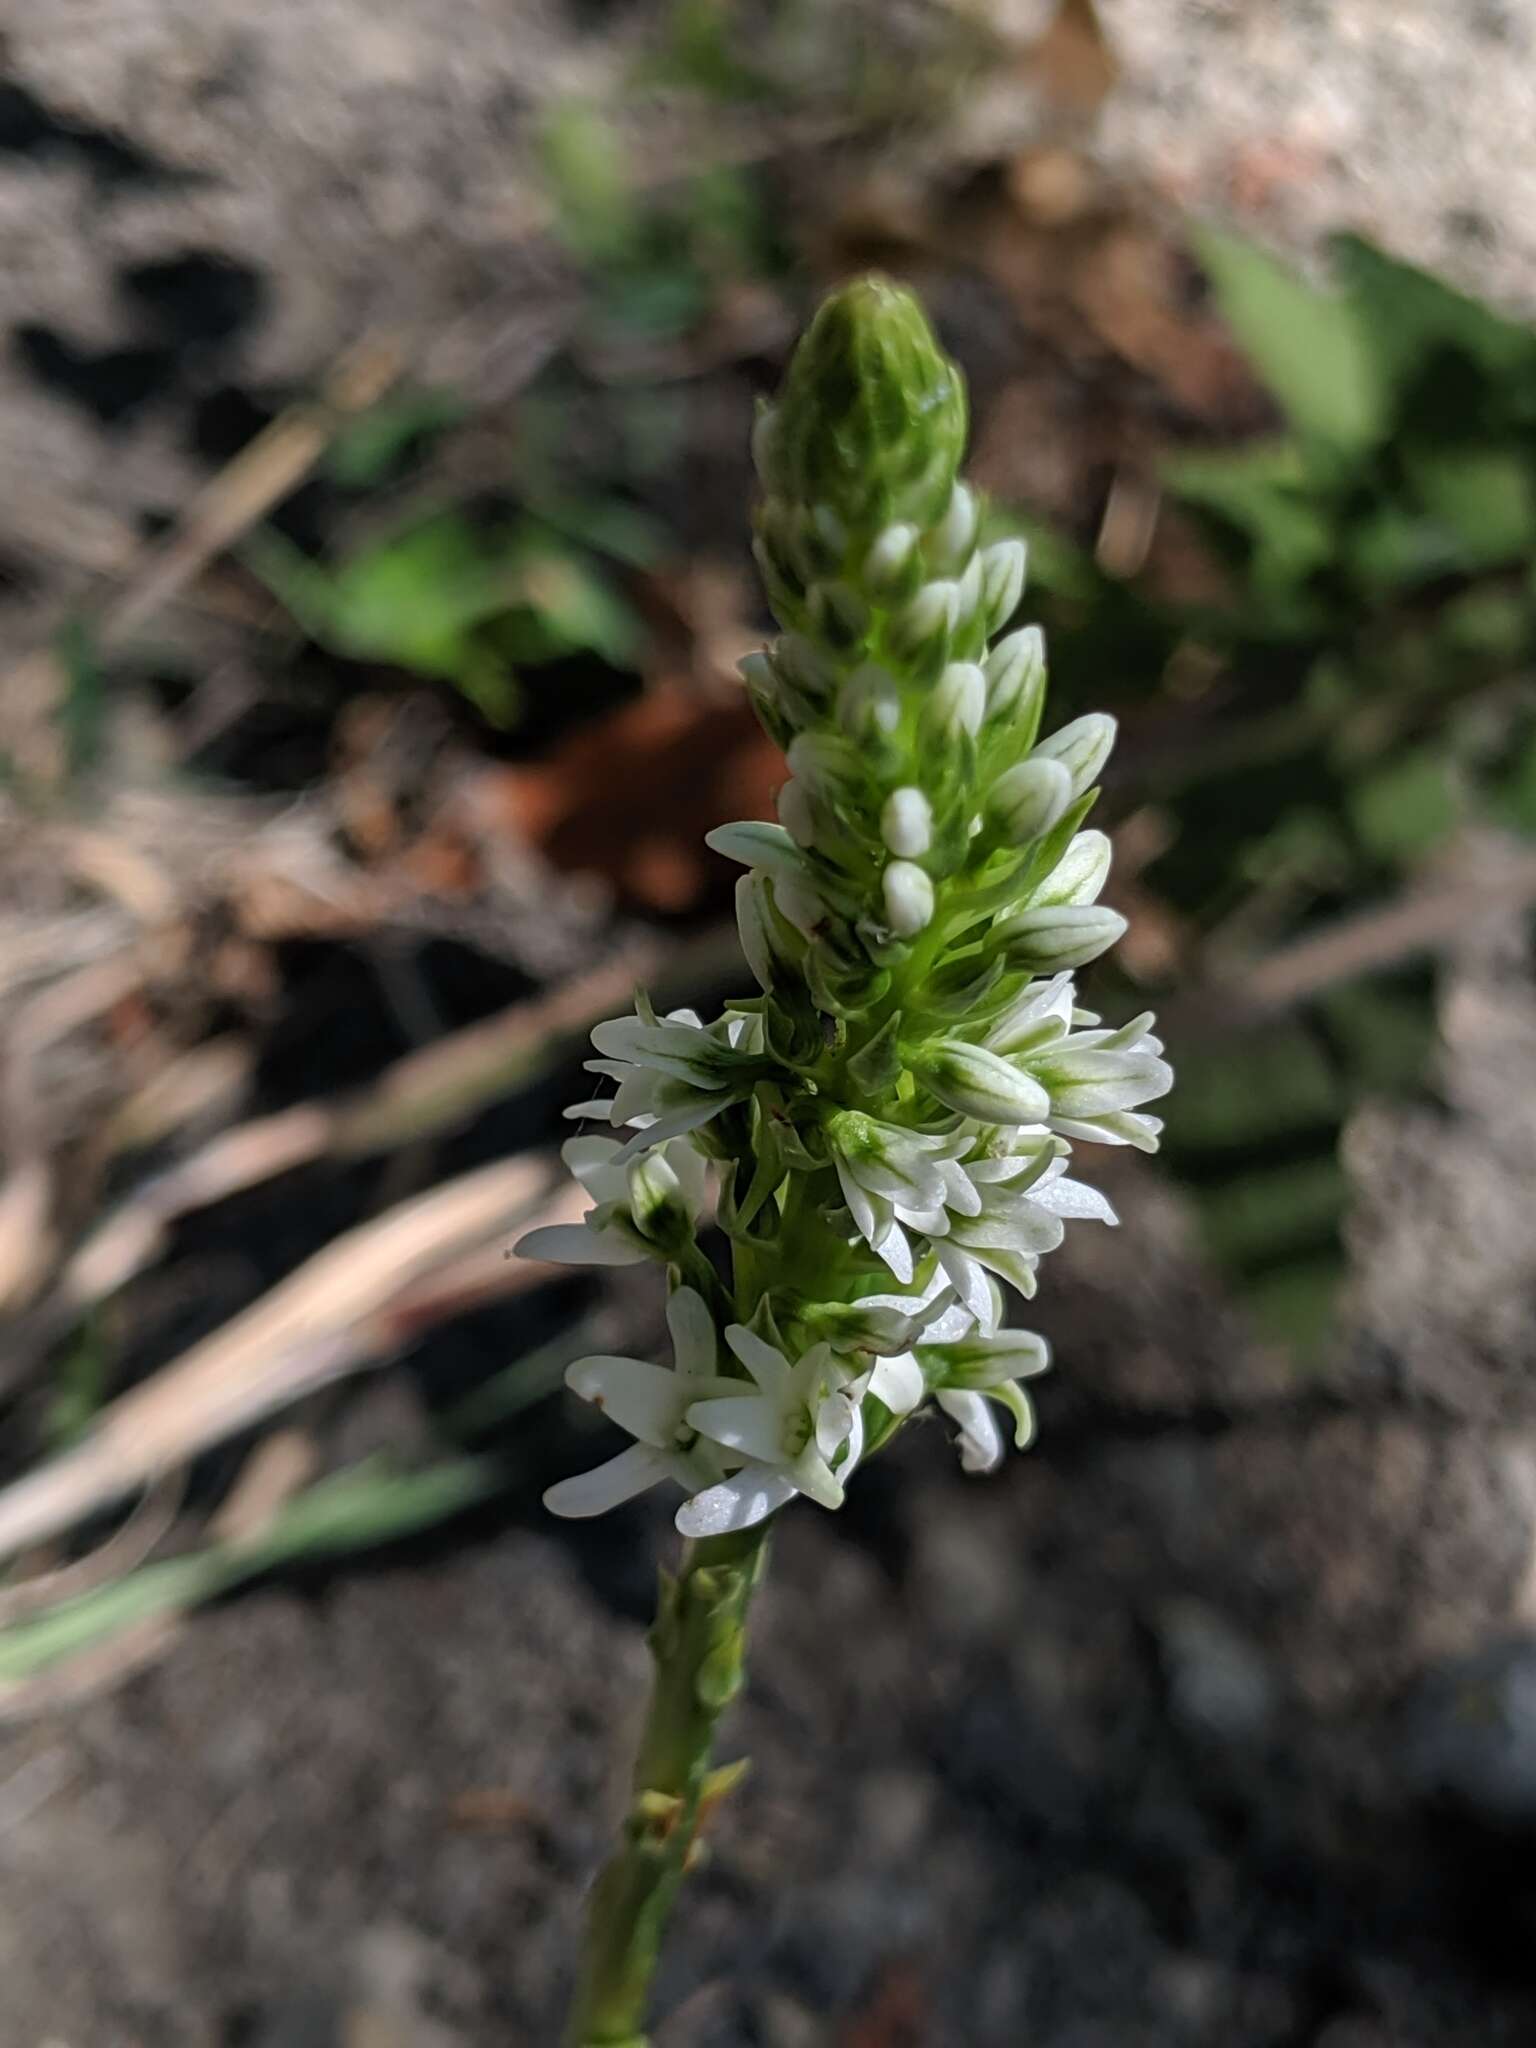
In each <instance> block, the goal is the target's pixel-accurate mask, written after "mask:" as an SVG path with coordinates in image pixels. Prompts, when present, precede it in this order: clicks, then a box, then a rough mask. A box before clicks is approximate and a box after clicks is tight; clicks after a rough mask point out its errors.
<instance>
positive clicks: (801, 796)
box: [777, 777, 816, 847]
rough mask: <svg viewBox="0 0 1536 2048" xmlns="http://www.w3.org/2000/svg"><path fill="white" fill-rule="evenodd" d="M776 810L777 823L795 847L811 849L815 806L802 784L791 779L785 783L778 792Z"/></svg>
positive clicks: (813, 841) (813, 843) (814, 828)
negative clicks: (777, 814) (777, 815)
mask: <svg viewBox="0 0 1536 2048" xmlns="http://www.w3.org/2000/svg"><path fill="white" fill-rule="evenodd" d="M777 809H778V813H779V823H780V824H781V825H782V826H783V827H784V830H785V831H786V832H787V833H788V834H789V836H790V838H791V839H793V840H794V842H795V844H796V846H800V847H812V846H814V845H815V844H816V805H815V802H814V800H813V798H812V796H811V793H810V791H809V790H808V789H807V788H806V786H805V784H804V783H803V782H796V781H795V780H794V778H793V777H791V779H790V780H789V781H788V782H786V783H785V785H784V787H783V788H782V789H781V790H780V791H779V799H778V805H777Z"/></svg>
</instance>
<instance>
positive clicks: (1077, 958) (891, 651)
mask: <svg viewBox="0 0 1536 2048" xmlns="http://www.w3.org/2000/svg"><path fill="white" fill-rule="evenodd" d="M965 427H966V407H965V396H964V387H963V384H962V381H961V378H960V375H959V372H958V371H957V370H956V368H955V366H954V365H953V364H952V363H951V362H949V360H948V359H947V358H946V357H945V356H944V354H943V352H942V351H941V350H940V348H939V346H938V344H937V342H936V341H935V339H934V336H933V334H932V331H931V330H930V328H929V326H928V323H927V321H926V319H925V317H924V315H923V313H922V310H921V308H920V307H919V306H918V304H917V302H916V301H915V300H914V299H913V298H912V297H911V296H910V295H909V294H907V293H906V292H903V291H901V290H899V289H897V288H896V287H894V286H892V285H889V284H887V283H884V282H882V281H879V280H875V279H867V280H864V281H861V282H859V283H856V284H854V285H851V286H849V287H847V288H845V289H844V290H843V291H841V292H839V293H837V294H836V295H834V297H832V298H831V299H830V300H828V301H827V303H826V304H825V305H824V306H823V307H822V309H821V311H820V313H819V314H818V316H817V318H816V320H815V322H814V323H813V325H812V327H811V329H810V331H809V333H808V334H807V335H806V337H805V339H804V340H803V341H802V343H801V345H800V348H799V350H798V351H797V353H796V355H795V358H794V360H793V362H792V364H791V366H790V369H789V372H788V375H787V377H786V380H785V384H784V388H783V391H782V392H781V395H780V397H779V399H778V401H777V403H775V404H774V405H772V406H769V407H766V408H765V409H764V411H763V413H762V415H761V417H760V419H759V422H758V427H757V433H756V437H755V443H754V453H755V456H756V460H757V465H758V470H759V474H760V476H761V478H762V483H763V488H764V497H763V501H762V504H761V506H760V508H759V512H758V518H757V528H756V539H757V554H758V560H759V562H760V564H761V568H762V573H763V577H764V580H765V583H766V585H767V589H768V594H769V597H770V600H771V602H772V605H773V609H774V612H775V615H776V617H777V619H778V620H779V623H780V625H781V627H782V629H783V630H782V632H781V634H780V636H779V637H778V638H777V639H776V640H775V641H774V642H773V643H772V645H771V646H769V647H768V648H766V649H765V650H764V651H762V652H761V653H758V654H754V655H751V656H749V657H748V659H747V660H746V661H745V662H744V663H743V664H742V673H743V678H744V681H745V683H746V687H747V689H748V691H749V693H750V695H751V698H752V701H753V704H754V705H755V707H756V709H757V713H758V716H759V718H760V719H761V721H762V723H763V725H764V727H765V728H766V730H767V731H768V732H769V734H770V735H771V736H772V737H773V738H774V739H775V740H776V741H777V742H778V744H779V745H780V746H781V747H782V748H783V749H784V752H785V754H786V756H787V761H788V769H789V775H788V779H787V780H786V782H785V784H784V786H783V789H782V790H781V792H780V796H779V801H778V822H777V823H776V824H769V823H762V822H750V823H745V824H738V825H727V826H724V827H722V828H721V829H720V830H719V831H717V832H713V833H711V834H710V835H709V843H710V844H711V845H712V846H713V847H714V848H715V849H716V850H717V851H719V852H721V853H723V854H726V855H728V856H729V857H730V858H731V859H733V860H735V861H738V862H740V863H741V865H742V866H743V868H744V869H745V873H744V875H743V877H742V879H741V881H740V883H739V885H738V892H737V914H738V922H739V925H740V930H741V938H742V945H743V949H744V951H745V953H746V957H747V961H748V963H749V965H750V967H751V969H752V972H753V975H754V977H755V978H756V980H757V983H758V986H759V990H760V993H759V994H758V995H756V996H754V997H752V998H750V999H748V1000H743V1001H740V1002H737V1003H733V1004H731V1005H729V1006H728V1007H727V1009H726V1011H725V1013H724V1015H723V1016H722V1017H721V1018H720V1019H718V1020H717V1021H716V1022H714V1023H712V1024H708V1025H706V1024H705V1023H704V1022H703V1020H702V1019H701V1018H699V1017H697V1016H696V1015H694V1014H693V1013H692V1012H687V1011H682V1012H677V1013H675V1014H674V1015H672V1016H669V1017H665V1018H659V1017H657V1016H655V1015H654V1014H653V1013H652V1012H651V1010H650V1009H649V1008H648V1006H646V1005H645V1004H643V1003H642V1004H641V1005H640V1007H639V1009H638V1010H637V1012H636V1014H635V1015H634V1016H633V1017H629V1018H624V1019H619V1020H616V1021H615V1022H612V1023H609V1024H605V1025H601V1026H599V1027H598V1029H597V1031H596V1032H595V1033H594V1034H593V1038H594V1044H595V1046H596V1049H597V1053H598V1055H599V1057H598V1058H597V1059H595V1060H594V1061H592V1062H591V1063H590V1064H591V1066H592V1067H593V1069H594V1070H595V1071H597V1072H598V1073H600V1074H602V1075H604V1076H607V1077H609V1078H611V1079H612V1080H613V1081H614V1082H615V1083H616V1084H617V1085H616V1092H615V1093H614V1094H613V1095H611V1096H605V1097H604V1098H602V1099H601V1100H594V1101H591V1102H585V1103H581V1104H578V1105H577V1106H576V1108H575V1110H574V1111H573V1112H572V1114H574V1115H576V1116H579V1117H582V1118H589V1119H594V1120H597V1121H600V1122H602V1123H604V1124H606V1125H608V1126H609V1127H610V1129H611V1130H612V1132H613V1133H614V1135H610V1136H590V1137H581V1138H576V1139H573V1140H572V1141H571V1143H570V1144H569V1145H568V1147H567V1148H566V1149H567V1158H568V1160H569V1163H570V1165H571V1167H572V1169H573V1170H574V1171H575V1172H576V1173H577V1175H578V1176H579V1177H580V1178H581V1180H582V1181H583V1183H584V1184H585V1185H586V1187H587V1188H588V1190H589V1192H590V1193H591V1195H592V1198H593V1208H592V1210H591V1212H590V1214H589V1215H588V1217H587V1220H586V1223H585V1225H576V1226H573V1227H571V1228H569V1229H564V1230H546V1231H541V1232H536V1233H534V1236H533V1237H532V1238H531V1239H529V1240H527V1241H526V1249H527V1250H528V1251H529V1253H530V1254H531V1255H535V1256H542V1257H553V1258H585V1259H595V1260H597V1261H599V1262H607V1263H617V1262H624V1261H629V1260H638V1259H644V1258H654V1259H657V1260H658V1261H661V1262H664V1263H666V1264H667V1266H668V1267H669V1270H670V1274H671V1285H672V1289H673V1292H672V1297H671V1309H670V1315H671V1320H672V1329H673V1342H674V1353H675V1358H674V1364H673V1365H672V1366H671V1367H668V1368H662V1367H658V1366H654V1365H646V1364H643V1363H642V1362H640V1361H637V1360H631V1359H590V1360H583V1361H582V1362H581V1363H580V1364H579V1365H578V1366H576V1367H573V1368H572V1372H571V1375H570V1381H571V1384H572V1386H573V1387H574V1388H575V1389H576V1391H577V1392H578V1393H581V1394H583V1395H584V1396H585V1397H586V1398H589V1399H593V1400H596V1401H599V1402H600V1403H601V1405H602V1406H603V1407H604V1409H605V1410H606V1412H607V1414H608V1415H609V1416H610V1417H611V1418H612V1419H613V1420H614V1421H616V1422H618V1423H619V1424H620V1426H621V1427H623V1428H624V1429H626V1430H627V1431H628V1432H629V1434H630V1435H631V1436H632V1437H633V1438H634V1443H633V1445H632V1446H631V1448H630V1449H628V1450H626V1451H624V1452H622V1453H621V1454H620V1455H619V1456H618V1457H617V1458H615V1459H613V1460H612V1461H611V1462H610V1463H609V1464H607V1465H605V1466H602V1467H600V1468H599V1469H598V1470H597V1471H596V1472H593V1473H588V1474H585V1475H583V1476H582V1477H580V1478H578V1479H574V1480H568V1481H565V1482H563V1484H562V1485H561V1486H558V1487H556V1488H554V1489H552V1491H551V1494H550V1496H549V1505H550V1506H551V1507H552V1508H554V1509H555V1510H556V1511H557V1512H562V1513H569V1514H591V1513H597V1512H600V1511H601V1510H602V1509H603V1508H605V1507H608V1506H610V1505H612V1504H613V1502H614V1501H616V1500H619V1499H623V1498H626V1497H628V1495H629V1494H632V1493H634V1492H636V1491H638V1490H640V1489H641V1488H642V1487H645V1486H648V1485H650V1484H653V1483H654V1482H655V1481H657V1480H660V1479H664V1478H669V1479H672V1480H675V1481H677V1482H678V1483H679V1484H681V1485H682V1486H683V1488H684V1489H685V1491H686V1493H687V1494H688V1496H689V1497H688V1499H687V1500H686V1501H685V1502H684V1504H683V1506H682V1508H681V1509H680V1510H679V1513H678V1524H679V1527H680V1528H682V1529H683V1530H684V1531H685V1533H689V1534H693V1535H709V1534H719V1533H723V1532H725V1531H728V1530H731V1529H737V1528H742V1527H746V1526H750V1524H752V1523H753V1522H755V1521H758V1520H761V1519H762V1518H763V1517H764V1516H765V1515H767V1514H770V1513H772V1512H773V1511H774V1510H775V1509H776V1508H778V1507H779V1506H781V1505H782V1504H783V1503H784V1502H785V1501H787V1500H789V1499H790V1498H791V1497H792V1496H793V1495H794V1494H796V1493H805V1494H808V1495H809V1496H810V1497H811V1498H812V1499H814V1500H817V1501H819V1502H820V1503H821V1504H822V1505H824V1506H828V1507H835V1506H836V1505H837V1504H838V1503H839V1502H840V1500H841V1499H842V1496H843V1489H844V1487H845V1485H846V1483H847V1480H848V1478H849V1475H850V1474H851V1472H852V1471H853V1469H854V1467H855V1466H856V1465H857V1463H858V1462H859V1460H860V1459H861V1458H863V1457H866V1456H868V1455H870V1454H871V1452H872V1451H874V1450H875V1449H876V1448H878V1447H879V1446H880V1445H881V1444H883V1443H885V1442H886V1441H887V1440H888V1439H889V1438H890V1437H891V1436H892V1435H893V1434H894V1432H895V1431H896V1430H897V1429H898V1428H899V1427H900V1426H901V1425H902V1423H903V1422H904V1421H905V1420H906V1419H907V1418H908V1417H910V1416H911V1415H913V1414H914V1413H915V1412H916V1411H917V1410H919V1409H920V1408H922V1407H923V1406H924V1405H925V1403H926V1402H927V1401H928V1399H929V1397H930V1396H932V1397H933V1399H934V1400H935V1401H936V1403H937V1405H938V1406H939V1407H940V1408H941V1409H942V1410H944V1411H945V1412H946V1413H947V1414H948V1415H949V1416H950V1417H951V1418H952V1419H953V1420H954V1422H955V1423H956V1424H957V1425H958V1428H959V1437H960V1448H961V1454H962V1457H963V1459H964V1462H965V1464H966V1466H967V1468H968V1469H973V1470H981V1469H986V1468H988V1467H990V1466H991V1465H993V1464H995V1463H996V1462H997V1459H998V1458H999V1456H1000V1455H1001V1437H1000V1435H999V1431H998V1427H997V1421H996V1413H997V1411H998V1410H999V1409H1001V1410H1003V1411H1004V1412H1006V1413H1007V1414H1008V1415H1010V1416H1011V1418H1012V1421H1013V1424H1014V1430H1015V1436H1016V1439H1017V1441H1019V1442H1020V1443H1023V1442H1025V1441H1027V1440H1028V1436H1029V1434H1030V1431H1031V1428H1032V1423H1031V1419H1030V1410H1029V1405H1028V1401H1027V1398H1026V1396H1025V1394H1024V1391H1023V1388H1022V1386H1021V1384H1020V1382H1021V1381H1022V1380H1023V1379H1025V1378H1027V1377H1028V1376H1029V1375H1031V1374H1032V1373H1035V1372H1038V1371H1040V1370H1042V1369H1043V1367H1044V1365H1045V1364H1046V1362H1047V1360H1046V1353H1045V1348H1044V1346H1043V1344H1042V1343H1041V1341H1040V1340H1039V1339H1038V1338H1035V1337H1032V1336H1030V1335H1028V1334H1027V1333H1023V1332H1019V1331H1017V1330H1012V1329H1008V1328H1005V1327H1004V1320H1003V1318H1004V1307H1005V1301H1006V1298H1007V1296H1006V1293H1005V1290H1007V1289H1011V1290H1013V1292H1014V1293H1016V1294H1019V1295H1022V1296H1025V1297H1028V1296H1029V1295H1031V1294H1033V1292H1034V1289H1035V1280H1036V1268H1037V1266H1038V1263H1039V1260H1040V1258H1041V1256H1042V1255H1043V1254H1044V1253H1045V1252H1047V1251H1050V1250H1051V1249H1053V1248H1054V1247H1055V1246H1056V1245H1057V1244H1058V1243H1060V1241H1061V1238H1062V1235H1063V1230H1064V1225H1065V1223H1066V1222H1067V1221H1068V1220H1070V1219H1072V1218H1097V1219H1098V1220H1100V1221H1104V1222H1111V1223H1112V1222H1113V1221H1114V1217H1113V1213H1112V1212H1111V1210H1110V1209H1109V1206H1108V1204H1107V1203H1106V1202H1105V1201H1104V1199H1103V1197H1102V1196H1100V1195H1098V1194H1097V1193H1095V1192H1094V1191H1093V1190H1091V1189H1090V1188H1087V1187H1085V1186H1083V1185H1082V1184H1080V1183H1079V1182H1077V1181H1075V1180H1073V1179H1071V1178H1070V1177H1069V1176H1068V1165H1069V1160H1070V1154H1071V1150H1072V1146H1073V1144H1074V1143H1075V1142H1077V1141H1085V1140H1086V1141H1093V1142H1098V1143H1104V1144H1120V1145H1123V1144H1129V1145H1136V1146H1139V1147H1140V1148H1142V1149H1143V1150H1147V1151H1150V1150H1152V1149H1154V1148H1155V1146H1156V1142H1157V1134H1158V1130H1159V1125H1158V1122H1157V1120H1156V1118H1154V1117H1152V1116H1149V1115H1147V1114H1146V1113H1145V1110H1144V1105H1145V1104H1146V1103H1148V1102H1150V1101H1152V1100H1154V1099H1155V1098H1156V1097H1158V1096H1160V1095H1162V1094H1164V1093H1165V1092H1166V1091H1167V1089H1168V1087H1169V1086H1170V1085H1171V1081H1172V1075H1171V1073H1170V1070H1169V1068H1168V1066H1167V1064H1166V1063H1165V1061H1164V1060H1163V1058H1162V1057H1161V1051H1162V1048H1161V1046H1160V1045H1159V1043H1158V1041H1157V1040H1156V1038H1154V1037H1153V1036H1152V1034H1151V1019H1150V1018H1149V1017H1139V1018H1136V1019H1135V1020H1134V1021H1133V1022H1131V1023H1130V1024H1127V1025H1124V1026H1122V1027H1121V1028H1119V1029H1118V1030H1112V1029H1108V1028H1106V1027H1104V1026H1102V1025H1101V1024H1100V1022H1099V1020H1098V1018H1097V1017H1094V1016H1092V1015H1090V1014H1088V1013H1087V1012H1085V1011H1083V1010H1081V1009H1080V1008H1079V1007H1078V1005H1077V1000H1076V995H1075V990H1074V986H1073V979H1072V977H1073V971H1074V970H1075V969H1077V968H1079V967H1082V966H1084V965H1086V964H1087V963H1088V962H1089V961H1091V960H1093V959H1095V958H1096V957H1097V956H1098V955H1099V954H1101V953H1103V952H1104V951H1105V950H1106V949H1107V948H1108V947H1109V946H1111V945H1112V944H1113V943H1114V941H1115V940H1116V939H1117V938H1118V937H1119V935H1120V933H1121V931H1122V930H1123V929H1124V922H1123V920H1122V919H1121V918H1120V917H1119V916H1118V914H1117V913H1115V912H1114V911H1112V910H1109V909H1107V908H1105V907H1104V906H1102V905H1101V904H1100V903H1099V901H1098V898H1099V895H1100V892H1101V890H1102V889H1103V886H1104V882H1105V879H1106V876H1107V874H1108V871H1109V859H1110V847H1109V842H1108V840H1107V839H1106V838H1105V837H1104V835H1103V834H1102V833H1100V832H1097V831H1094V830H1092V829H1089V828H1087V827H1086V826H1085V820H1086V818H1087V815H1088V812H1089V811H1090V809H1091V808H1092V805H1093V802H1094V799H1095V797H1096V795H1097V788H1096V784H1097V779H1098V776H1099V774H1100V772H1101V771H1102V769H1103V767H1104V764H1105V761H1106V759H1107V758H1108V755H1109V751H1110V748H1111V746H1112V744H1113V740H1114V722H1113V720H1112V719H1109V718H1107V717H1104V716H1101V715H1098V714H1090V715H1089V716H1087V717H1083V718H1077V719H1074V720H1072V721H1071V722H1070V723H1068V724H1066V725H1063V726H1061V727H1059V728H1058V729H1057V730H1055V731H1054V732H1051V733H1049V734H1046V735H1045V736H1043V737H1042V733H1041V726H1042V718H1043V713H1044V708H1045V689H1046V663H1045V648H1044V643H1043V640H1042V638H1041V634H1040V632H1039V629H1038V628H1037V627H1035V626H1031V625H1023V626H1017V625H1015V623H1014V615H1015V613H1016V612H1017V610H1018V608H1019V605H1020V601H1021V598H1022V595H1023V589H1024V575H1025V550H1024V544H1023V542H1022V541H1019V540H1016V539H1011V538H1004V539H998V540H992V541H987V540H985V539H984V538H983V508H982V506H981V505H980V504H979V502H978V500H977V498H976V496H975V494H974V493H973V492H972V491H971V489H970V488H969V487H968V486H967V485H966V484H965V483H964V482H963V481H962V480H961V479H960V476H959V464H960V459H961V456H962V453H963V447H964V439H965ZM711 1166H712V1167H713V1169H714V1177H715V1181H716V1197H715V1208H716V1214H717V1217H718V1220H719V1222H720V1223H721V1225H722V1226H723V1228H724V1229H725V1231H726V1232H727V1234H728V1235H729V1237H730V1238H731V1240H732V1244H733V1252H734V1289H733V1290H731V1291H728V1290H726V1289H725V1288H724V1287H723V1286H722V1285H721V1283H720V1282H719V1281H718V1280H717V1279H716V1278H715V1276H714V1271H713V1268H712V1267H711V1266H710V1265H709V1263H708V1261H707V1260H706V1259H705V1258H704V1255H703V1253H702V1252H701V1251H700V1249H699V1247H698V1244H697V1240H696V1235H695V1233H696V1229H697V1225H698V1219H699V1218H700V1216H701V1215H702V1214H703V1212H704V1207H705V1204H706V1202H707V1199H708V1189H707V1187H706V1185H705V1182H706V1177H707V1169H708V1168H709V1167H711Z"/></svg>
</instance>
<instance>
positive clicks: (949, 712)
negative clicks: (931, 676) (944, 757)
mask: <svg viewBox="0 0 1536 2048" xmlns="http://www.w3.org/2000/svg"><path fill="white" fill-rule="evenodd" d="M986 702H987V679H986V677H985V676H984V675H983V674H982V672H981V670H980V669H979V668H978V667H977V666H976V664H975V662H974V661H952V662H951V663H950V664H949V667H948V668H947V669H945V671H944V673H943V675H941V676H940V677H939V680H938V684H937V687H936V688H935V690H934V692H933V695H932V696H931V697H930V698H929V699H928V702H927V704H926V706H925V707H924V712H923V722H924V724H925V726H927V727H928V728H929V729H930V734H931V736H932V737H933V738H936V739H940V740H952V739H958V738H959V736H960V735H961V734H962V733H966V734H969V735H970V736H971V737H972V738H974V737H975V735H976V733H977V732H978V731H979V730H980V727H981V717H982V712H983V711H984V710H985V709H986Z"/></svg>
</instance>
